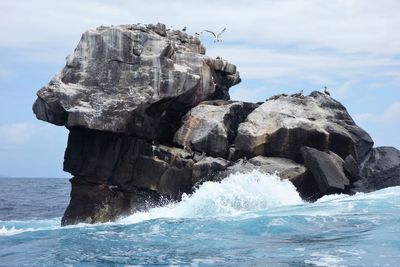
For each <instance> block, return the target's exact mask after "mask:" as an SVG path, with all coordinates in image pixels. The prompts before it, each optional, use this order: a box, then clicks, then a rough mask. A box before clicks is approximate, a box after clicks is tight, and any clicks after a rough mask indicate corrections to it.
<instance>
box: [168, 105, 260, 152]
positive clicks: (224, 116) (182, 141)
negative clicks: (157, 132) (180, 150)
mask: <svg viewBox="0 0 400 267" xmlns="http://www.w3.org/2000/svg"><path fill="white" fill-rule="evenodd" d="M256 107H257V105H255V104H251V103H244V102H233V101H222V100H219V101H205V102H202V103H200V104H199V105H198V106H196V107H194V108H193V109H191V110H190V111H189V112H188V113H187V114H186V115H185V117H184V118H183V125H182V126H181V127H180V128H179V130H178V131H177V132H176V133H175V136H174V142H175V143H177V144H179V145H181V146H183V147H190V149H192V150H196V151H200V152H205V153H206V154H207V155H210V156H213V157H223V158H227V157H228V149H229V144H231V143H233V140H234V138H235V137H236V134H237V127H238V125H239V123H241V122H242V121H243V120H244V119H245V118H246V117H247V115H248V114H249V113H250V112H251V111H252V110H254V109H255V108H256Z"/></svg>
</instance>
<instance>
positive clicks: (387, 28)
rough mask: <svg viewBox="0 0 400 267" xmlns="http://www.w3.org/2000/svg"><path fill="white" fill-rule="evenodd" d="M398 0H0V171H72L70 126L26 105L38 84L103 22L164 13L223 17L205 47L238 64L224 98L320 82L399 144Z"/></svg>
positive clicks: (204, 25) (167, 19)
mask: <svg viewBox="0 0 400 267" xmlns="http://www.w3.org/2000/svg"><path fill="white" fill-rule="evenodd" d="M399 14H400V1H398V0H380V1H376V0H330V1H323V0H318V1H317V0H307V1H306V0H304V1H300V0H298V1H287V0H279V1H278V0H276V1H234V0H231V1H216V0H213V1H208V0H203V1H189V0H185V1H149V0H148V1H127V0H126V1H121V0H116V1H103V0H97V1H95V0H92V1H82V0H80V1H78V0H69V1H50V0H35V1H30V0H18V1H9V0H0V59H1V60H0V177H1V176H7V177H70V174H68V173H65V172H63V171H62V163H63V157H64V150H65V147H66V144H67V137H68V130H67V129H65V128H64V127H59V126H55V125H52V124H48V123H46V122H42V121H39V120H37V119H36V118H35V116H34V114H33V113H32V104H33V102H34V100H35V99H36V92H37V91H38V90H39V89H40V88H41V87H42V86H44V85H45V84H46V83H47V82H49V81H50V79H51V78H52V77H53V76H54V75H55V74H57V73H58V72H59V71H60V70H61V69H62V68H63V66H64V65H65V58H66V56H68V55H69V54H71V53H72V52H73V50H74V49H75V47H76V45H77V44H78V42H79V39H80V37H81V34H82V33H83V32H84V31H85V30H87V29H93V28H96V27H97V26H100V25H119V24H132V23H145V24H147V23H153V24H154V23H157V22H162V23H164V24H166V25H167V27H170V26H172V27H173V28H175V29H181V28H183V27H184V26H187V28H188V32H189V33H191V34H194V33H195V32H200V31H203V30H204V29H209V30H213V31H219V30H221V29H222V28H224V27H226V28H227V30H226V32H225V33H224V35H223V42H221V43H218V44H214V43H213V42H212V39H211V38H210V36H209V35H205V34H203V35H202V36H201V40H202V42H203V44H204V45H205V47H206V49H207V55H210V56H214V57H215V56H220V57H222V58H224V59H227V60H229V61H230V62H232V63H234V64H235V65H237V67H238V70H239V72H240V74H241V77H242V83H240V84H239V85H237V86H235V87H232V88H231V90H230V93H231V98H232V99H234V100H243V101H264V100H265V99H266V98H268V97H270V96H271V95H274V94H277V93H288V94H290V93H294V92H298V91H300V90H301V89H302V90H304V92H305V93H307V94H308V93H310V92H311V91H313V90H320V91H321V90H323V87H324V86H327V87H328V89H329V90H330V92H331V95H332V96H333V97H334V98H336V99H337V100H339V101H341V102H342V103H343V104H344V105H345V106H346V108H347V110H348V111H349V113H350V115H351V116H352V117H353V119H354V120H355V121H356V123H357V124H358V125H359V126H360V127H362V128H363V129H365V130H366V131H367V132H368V133H369V134H370V135H371V137H372V138H373V140H374V141H375V145H376V146H384V145H386V146H395V147H396V148H398V149H399V148H400V34H399V25H400V15H399Z"/></svg>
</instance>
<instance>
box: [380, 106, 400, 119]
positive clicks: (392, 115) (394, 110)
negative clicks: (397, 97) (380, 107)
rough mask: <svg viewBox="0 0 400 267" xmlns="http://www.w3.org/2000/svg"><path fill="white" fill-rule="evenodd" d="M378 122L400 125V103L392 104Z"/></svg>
mask: <svg viewBox="0 0 400 267" xmlns="http://www.w3.org/2000/svg"><path fill="white" fill-rule="evenodd" d="M377 120H378V121H381V122H385V123H395V122H397V123H400V102H395V103H393V104H391V105H390V106H389V107H388V108H387V109H386V110H385V111H384V112H383V114H382V115H381V116H379V117H378V118H377Z"/></svg>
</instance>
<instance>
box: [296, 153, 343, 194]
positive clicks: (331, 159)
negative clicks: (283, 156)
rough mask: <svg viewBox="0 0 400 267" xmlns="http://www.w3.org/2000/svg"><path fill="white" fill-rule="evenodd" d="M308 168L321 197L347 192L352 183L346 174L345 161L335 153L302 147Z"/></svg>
mask: <svg viewBox="0 0 400 267" xmlns="http://www.w3.org/2000/svg"><path fill="white" fill-rule="evenodd" d="M301 154H302V156H303V159H304V162H305V165H306V167H307V168H308V169H309V170H310V171H311V173H312V174H313V177H314V179H315V181H316V183H317V185H318V188H319V191H320V192H321V195H324V194H332V193H341V192H345V191H346V190H347V189H348V188H349V186H350V181H349V179H348V178H347V176H346V175H345V173H344V169H343V160H342V159H341V158H340V157H339V156H338V155H336V154H335V153H333V152H331V151H329V152H324V151H319V150H317V149H315V148H311V147H302V148H301Z"/></svg>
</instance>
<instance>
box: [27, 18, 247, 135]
mask: <svg viewBox="0 0 400 267" xmlns="http://www.w3.org/2000/svg"><path fill="white" fill-rule="evenodd" d="M204 54H205V49H204V47H203V46H202V45H201V44H200V41H199V39H198V38H194V37H192V36H190V35H188V34H186V33H184V32H180V31H168V30H166V29H165V25H163V24H157V25H148V26H142V25H121V26H111V27H104V26H101V27H98V28H97V29H95V30H88V31H86V32H85V33H84V34H83V35H82V38H81V40H80V42H79V44H78V46H77V47H76V49H75V51H74V53H73V54H72V55H70V56H69V57H68V59H67V64H66V66H65V67H64V69H63V70H62V71H61V72H60V73H59V74H58V75H56V76H55V77H54V78H53V79H52V80H51V81H50V82H49V84H48V85H46V86H44V87H43V88H42V89H41V90H40V91H39V92H38V94H37V95H38V99H37V100H36V102H35V104H34V106H33V110H34V112H35V114H36V116H37V118H38V119H41V120H44V121H48V122H50V123H53V124H56V125H65V126H67V127H83V128H88V129H93V130H100V131H108V132H115V133H125V134H133V135H135V136H138V137H143V138H146V139H168V138H169V137H170V136H171V135H172V134H173V132H174V130H175V129H176V128H177V127H178V126H179V122H180V118H181V116H182V115H183V114H185V113H186V112H187V111H188V110H189V109H190V108H191V107H193V106H195V105H197V104H198V103H200V102H201V101H203V100H206V99H213V98H218V97H220V98H222V99H226V98H228V97H229V95H227V91H228V89H229V87H230V86H232V85H235V84H236V83H238V82H240V77H239V74H238V72H237V71H236V66H235V65H233V64H230V63H228V62H226V61H224V60H222V59H212V58H209V57H207V56H205V55H204Z"/></svg>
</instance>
